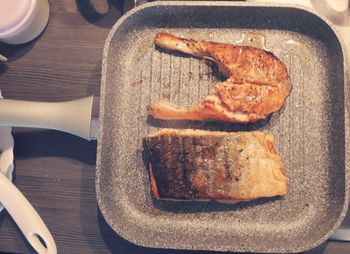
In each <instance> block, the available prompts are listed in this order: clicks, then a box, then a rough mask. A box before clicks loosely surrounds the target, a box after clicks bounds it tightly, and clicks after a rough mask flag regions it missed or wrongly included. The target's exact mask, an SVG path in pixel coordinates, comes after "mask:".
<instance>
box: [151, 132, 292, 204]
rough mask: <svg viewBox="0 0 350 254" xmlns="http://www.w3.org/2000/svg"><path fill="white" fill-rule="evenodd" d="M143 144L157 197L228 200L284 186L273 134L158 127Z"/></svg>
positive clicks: (279, 192)
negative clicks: (159, 128)
mask: <svg viewBox="0 0 350 254" xmlns="http://www.w3.org/2000/svg"><path fill="white" fill-rule="evenodd" d="M144 145H145V149H146V150H147V152H148V154H149V156H150V157H149V172H150V179H151V188H152V193H153V197H154V198H156V199H172V200H213V199H214V200H219V201H224V202H229V203H230V202H234V201H244V200H252V199H256V198H261V197H273V196H283V195H286V194H287V191H288V180H287V177H286V175H285V173H284V170H283V166H282V161H281V158H280V156H279V155H278V153H277V150H276V147H275V142H274V138H273V136H272V135H270V134H268V133H265V132H260V131H254V132H234V133H228V132H216V131H203V130H190V129H186V130H175V129H162V130H160V131H158V132H155V133H153V134H150V135H149V136H147V137H145V138H144Z"/></svg>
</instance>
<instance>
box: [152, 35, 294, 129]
mask: <svg viewBox="0 0 350 254" xmlns="http://www.w3.org/2000/svg"><path fill="white" fill-rule="evenodd" d="M155 44H156V45H158V46H159V47H161V48H164V49H167V50H172V51H178V52H182V53H185V54H189V55H192V56H194V57H197V58H200V59H204V60H206V61H210V62H213V63H215V64H217V66H218V69H219V71H220V72H221V73H222V74H223V75H224V76H225V77H226V78H227V79H226V80H225V81H223V82H219V83H217V84H216V86H215V90H214V92H213V93H212V94H209V95H208V96H206V97H205V98H204V99H203V100H202V102H201V103H200V104H199V105H198V106H196V107H193V108H185V107H181V106H179V105H174V104H171V103H169V102H164V101H159V102H154V103H151V104H150V105H149V107H148V112H149V113H150V114H151V115H152V116H153V117H155V118H159V119H178V120H199V121H205V120H217V121H226V122H236V123H247V122H255V121H258V120H260V119H264V118H265V117H267V116H268V115H270V114H271V113H273V112H276V111H278V110H279V109H281V107H282V106H283V105H284V102H285V100H286V98H287V97H288V95H289V93H290V90H291V82H290V79H289V76H288V72H287V68H286V66H285V65H284V64H283V63H282V62H281V61H280V60H279V59H278V58H277V57H276V56H275V55H273V54H272V53H271V52H268V51H265V50H262V49H258V48H254V47H248V46H235V45H231V44H226V43H216V42H210V41H195V40H191V39H185V38H179V37H176V36H175V35H172V34H169V33H166V32H161V33H158V34H157V35H156V40H155Z"/></svg>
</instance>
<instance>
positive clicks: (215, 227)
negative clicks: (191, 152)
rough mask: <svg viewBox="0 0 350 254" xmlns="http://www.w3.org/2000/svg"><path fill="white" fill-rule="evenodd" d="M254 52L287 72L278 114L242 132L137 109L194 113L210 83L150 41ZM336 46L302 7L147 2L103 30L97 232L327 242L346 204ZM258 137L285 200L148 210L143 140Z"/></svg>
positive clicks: (252, 246) (182, 243)
mask: <svg viewBox="0 0 350 254" xmlns="http://www.w3.org/2000/svg"><path fill="white" fill-rule="evenodd" d="M159 31H169V32H172V33H174V34H176V35H179V36H184V37H189V38H194V39H206V40H212V41H217V42H228V43H238V44H242V45H253V46H257V47H263V48H265V49H267V50H269V51H271V52H273V53H274V54H275V55H277V56H278V57H279V58H280V59H281V60H282V61H283V62H284V63H285V64H286V66H287V68H288V71H289V74H290V77H291V80H292V85H293V88H292V92H291V94H290V96H289V97H288V99H287V101H286V104H285V106H284V108H283V109H282V110H281V111H280V112H277V113H275V114H273V115H272V116H271V117H270V118H268V119H266V120H264V121H262V122H259V123H256V124H248V125H235V124H225V123H198V122H184V121H176V122H174V121H159V120H155V119H151V118H150V117H149V116H148V114H147V111H146V107H147V105H148V104H149V103H150V102H152V101H155V100H159V99H164V100H168V101H171V102H175V103H178V104H181V105H185V106H186V105H194V104H196V103H198V102H199V101H200V99H201V98H203V97H204V96H205V95H206V94H208V92H209V90H210V89H211V88H212V87H213V86H214V84H215V83H216V82H218V79H217V78H215V75H213V73H212V70H211V69H210V68H209V67H208V66H207V65H206V64H205V63H204V62H202V61H200V60H198V59H194V58H191V57H186V56H184V55H181V54H169V53H167V52H162V51H160V50H157V49H156V48H155V46H154V38H155V34H156V33H157V32H159ZM344 55H345V54H344V52H343V48H342V43H341V42H340V40H339V39H338V37H337V35H336V33H335V32H334V30H333V29H332V27H331V26H330V25H329V24H328V23H327V22H326V21H325V20H323V19H322V18H320V17H319V16H317V15H316V14H315V13H312V11H311V10H307V9H305V8H304V7H296V6H292V5H288V6H281V5H276V4H271V5H266V4H259V3H237V2H155V3H150V4H146V5H143V6H141V7H137V8H135V9H134V10H132V11H130V12H129V13H128V14H126V15H125V16H124V17H122V18H121V19H120V20H119V21H118V22H117V24H116V25H115V26H114V27H113V28H112V30H111V32H110V34H109V36H108V38H107V41H106V45H105V49H104V60H103V76H102V88H101V109H100V136H99V142H98V156H97V157H98V159H97V171H96V191H97V200H98V203H99V206H100V209H101V212H102V214H103V216H104V217H105V219H106V221H107V222H108V224H109V225H110V226H111V227H112V228H113V229H114V230H115V231H116V232H117V233H118V234H119V235H121V236H122V237H124V238H125V239H127V240H129V241H131V242H133V243H135V244H138V245H142V246H147V247H156V248H176V249H195V250H217V251H243V252H244V251H249V252H278V253H282V252H300V251H304V250H307V249H310V248H313V247H315V246H317V245H319V244H321V243H322V242H323V241H325V240H326V239H328V237H330V236H331V235H332V234H333V233H334V232H335V230H336V229H337V227H338V226H339V225H340V223H341V222H342V220H343V218H344V215H345V214H346V211H347V207H348V201H349V165H348V164H349V145H348V140H349V129H348V122H349V112H348V109H349V101H348V100H349V87H348V85H349V83H348V80H347V79H346V78H345V77H348V69H347V66H346V61H345V59H344V58H345V56H344ZM164 127H168V128H169V127H170V128H200V129H209V130H225V131H239V130H244V131H249V130H264V131H269V132H271V133H272V134H273V135H274V136H275V138H276V141H277V147H278V150H279V152H280V154H281V156H282V160H283V163H284V167H285V170H286V174H287V176H288V178H289V180H290V182H289V186H290V188H289V194H288V195H287V196H286V197H285V198H270V199H259V200H256V201H250V202H244V203H238V204H235V205H227V204H226V205H225V204H219V203H216V202H164V201H163V202H160V201H155V200H153V199H152V198H151V192H150V185H149V177H148V171H147V168H146V166H145V163H144V160H143V146H142V138H143V137H144V136H146V135H147V134H149V133H151V132H153V131H156V130H158V129H159V128H164Z"/></svg>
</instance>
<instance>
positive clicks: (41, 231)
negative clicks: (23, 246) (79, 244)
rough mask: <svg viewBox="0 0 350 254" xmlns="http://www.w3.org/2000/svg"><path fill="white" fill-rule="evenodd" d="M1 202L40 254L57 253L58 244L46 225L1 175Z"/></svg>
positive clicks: (11, 184)
mask: <svg viewBox="0 0 350 254" xmlns="http://www.w3.org/2000/svg"><path fill="white" fill-rule="evenodd" d="M0 202H1V203H2V205H3V206H4V207H5V209H6V210H7V211H8V212H9V214H10V215H11V217H12V218H13V219H14V221H15V222H16V224H17V225H18V227H19V228H20V229H21V231H22V233H23V234H24V236H25V237H26V238H27V240H28V242H29V243H30V244H31V245H32V246H33V248H34V249H35V250H36V251H37V252H38V253H39V254H56V253H57V247H56V243H55V241H54V240H53V238H52V236H51V234H50V232H49V230H48V229H47V227H46V225H45V223H44V222H43V221H42V219H41V218H40V216H39V215H38V213H37V212H36V211H35V209H34V208H33V206H32V205H31V204H30V203H29V202H28V200H27V199H26V198H25V197H24V196H23V195H22V193H21V192H20V191H19V190H18V189H17V188H16V187H15V186H14V185H13V183H12V182H11V181H10V180H8V179H7V178H6V176H4V175H3V174H1V173H0ZM39 237H40V238H41V239H42V241H44V244H45V245H46V246H45V245H44V244H43V243H42V242H41V241H40V238H39Z"/></svg>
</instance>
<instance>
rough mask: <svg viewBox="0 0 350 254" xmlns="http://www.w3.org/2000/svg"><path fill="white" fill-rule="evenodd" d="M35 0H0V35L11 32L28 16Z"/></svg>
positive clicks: (21, 24)
mask: <svg viewBox="0 0 350 254" xmlns="http://www.w3.org/2000/svg"><path fill="white" fill-rule="evenodd" d="M34 6H35V0H0V36H5V35H6V34H9V33H13V32H14V31H16V30H17V29H19V28H20V27H22V26H23V24H25V23H26V22H27V21H28V19H29V18H30V16H31V14H32V12H33V9H34Z"/></svg>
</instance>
